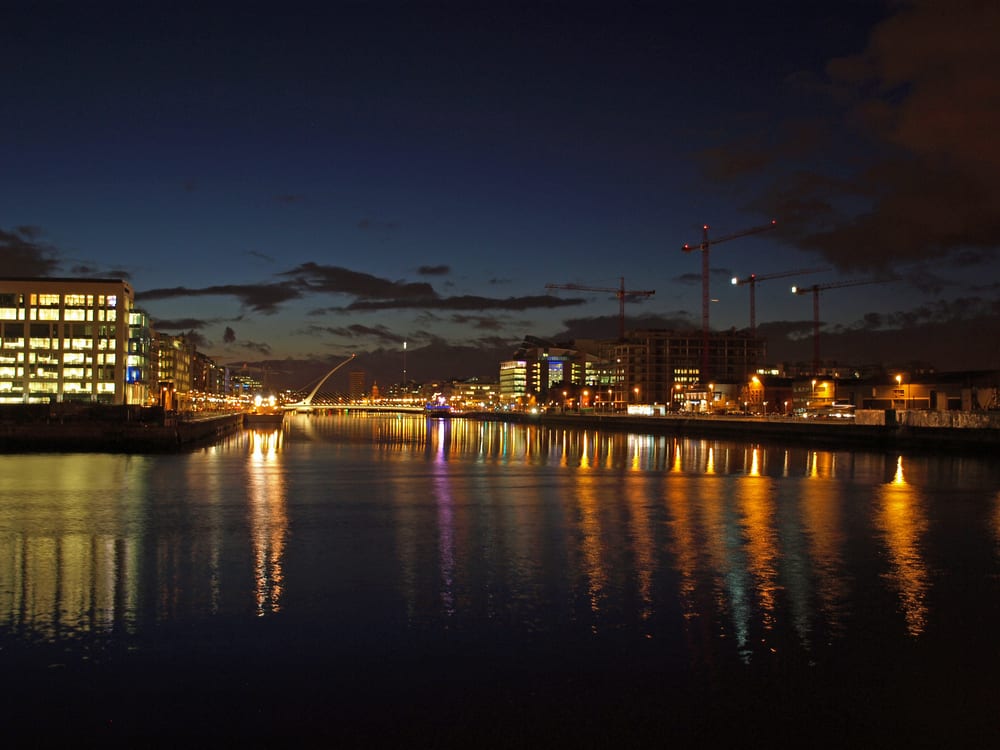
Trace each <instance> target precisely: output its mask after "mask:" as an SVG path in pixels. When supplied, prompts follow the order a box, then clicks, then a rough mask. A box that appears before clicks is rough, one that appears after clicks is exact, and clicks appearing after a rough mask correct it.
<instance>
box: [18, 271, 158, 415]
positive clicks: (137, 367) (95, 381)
mask: <svg viewBox="0 0 1000 750" xmlns="http://www.w3.org/2000/svg"><path fill="white" fill-rule="evenodd" d="M134 300H135V294H134V292H133V290H132V287H131V286H130V285H129V284H128V283H127V282H125V281H122V280H120V279H57V278H8V279H0V403H8V404H29V403H53V402H62V401H83V402H92V403H103V404H131V403H144V402H145V397H146V394H147V393H148V384H147V383H146V382H144V379H145V378H146V377H147V373H144V372H143V368H144V366H146V367H148V359H147V358H146V355H147V352H148V348H147V349H146V350H144V349H143V345H142V343H141V339H142V338H143V336H144V335H146V336H148V323H144V322H143V321H144V319H145V317H144V316H143V315H142V314H139V315H136V316H133V312H134V310H133V305H134ZM144 329H145V331H146V333H145V334H144V333H143V330H144ZM133 334H134V335H135V336H136V338H137V339H140V341H138V342H137V343H136V345H135V346H134V347H133V346H131V345H130V341H131V336H132V335H133ZM147 346H148V345H147ZM144 363H145V364H144Z"/></svg>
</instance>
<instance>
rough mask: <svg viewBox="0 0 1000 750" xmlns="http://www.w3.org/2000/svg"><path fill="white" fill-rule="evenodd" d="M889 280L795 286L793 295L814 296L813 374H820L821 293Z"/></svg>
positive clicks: (863, 280) (862, 280)
mask: <svg viewBox="0 0 1000 750" xmlns="http://www.w3.org/2000/svg"><path fill="white" fill-rule="evenodd" d="M887 281H896V279H895V278H889V279H857V280H853V281H832V282H830V283H829V284H813V285H812V286H793V287H792V294H809V293H810V292H811V293H812V296H813V373H814V374H816V373H819V361H820V360H819V293H820V292H822V291H826V290H827V289H843V288H844V287H848V286H864V285H866V284H883V283H885V282H887Z"/></svg>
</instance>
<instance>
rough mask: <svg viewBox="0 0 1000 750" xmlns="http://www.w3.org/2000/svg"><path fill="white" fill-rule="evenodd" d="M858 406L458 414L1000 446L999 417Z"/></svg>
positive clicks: (665, 430) (695, 432)
mask: <svg viewBox="0 0 1000 750" xmlns="http://www.w3.org/2000/svg"><path fill="white" fill-rule="evenodd" d="M948 415H952V413H945V416H940V415H939V414H938V413H937V412H933V413H930V414H921V413H919V412H896V411H894V410H887V411H882V410H862V411H858V412H857V416H856V417H855V419H834V418H829V419H804V418H795V417H784V416H770V417H750V416H746V417H744V416H729V415H727V416H714V415H691V414H686V415H663V416H638V415H625V414H596V413H578V412H566V413H547V414H526V413H523V412H470V413H465V414H463V415H461V416H464V417H467V418H472V419H483V420H494V421H504V422H513V423H520V424H539V425H543V426H546V427H573V428H579V429H596V430H610V431H618V432H636V433H642V434H651V435H678V436H685V437H706V438H718V439H725V440H753V441H760V442H774V443H787V442H795V443H806V444H809V445H814V446H818V447H819V446H824V447H833V448H837V447H851V448H859V449H872V450H902V449H906V450H917V451H921V450H930V451H960V452H993V451H996V450H997V449H998V448H1000V415H998V414H993V413H989V414H967V413H962V414H957V415H954V416H948Z"/></svg>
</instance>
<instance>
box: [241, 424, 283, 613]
mask: <svg viewBox="0 0 1000 750" xmlns="http://www.w3.org/2000/svg"><path fill="white" fill-rule="evenodd" d="M248 435H249V440H248V447H249V457H250V460H249V463H248V465H247V499H248V501H249V505H250V538H251V539H252V540H253V558H254V564H253V573H254V594H255V598H256V611H257V615H258V616H263V615H266V614H271V613H274V612H280V611H281V597H282V593H283V589H284V584H285V573H284V559H283V558H284V552H285V537H286V535H287V533H288V514H287V511H286V502H287V498H286V493H287V489H286V478H285V466H284V463H283V462H282V461H281V449H282V442H283V437H284V433H283V431H282V430H281V429H276V430H273V431H261V430H251V431H250V432H249V434H248Z"/></svg>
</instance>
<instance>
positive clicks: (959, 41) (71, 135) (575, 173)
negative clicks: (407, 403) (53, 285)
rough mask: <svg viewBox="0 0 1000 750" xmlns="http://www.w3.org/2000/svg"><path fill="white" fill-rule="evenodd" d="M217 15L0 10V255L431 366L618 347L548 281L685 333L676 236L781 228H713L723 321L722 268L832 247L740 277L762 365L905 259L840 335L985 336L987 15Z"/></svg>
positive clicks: (695, 10)
mask: <svg viewBox="0 0 1000 750" xmlns="http://www.w3.org/2000/svg"><path fill="white" fill-rule="evenodd" d="M205 5H206V6H207V7H198V6H195V5H184V4H178V3H169V4H168V3H141V4H132V5H120V4H110V3H101V2H97V3H90V4H85V5H80V4H76V3H46V2H41V3H27V2H24V3H19V2H13V3H10V2H8V3H5V4H4V5H3V8H2V9H0V29H2V31H0V35H2V39H0V42H2V43H0V76H2V78H0V83H2V90H3V92H4V94H3V108H2V110H0V136H2V138H0V251H2V252H3V254H4V256H5V257H6V263H5V265H6V268H5V271H4V275H35V274H51V275H60V276H65V275H75V274H93V275H102V276H107V275H117V274H120V273H125V274H127V275H128V277H129V278H130V279H131V281H132V283H133V285H134V287H135V289H136V291H137V294H138V297H139V299H140V302H141V304H142V305H143V306H144V307H145V308H146V309H148V310H149V312H150V313H151V315H152V316H153V318H154V320H156V321H157V323H158V327H160V328H161V329H162V330H164V331H166V332H170V333H181V332H187V333H190V334H191V335H193V336H194V337H195V339H196V340H197V341H198V342H199V348H201V349H203V350H204V351H207V352H208V353H210V354H212V355H214V356H216V357H217V358H218V359H219V360H221V361H223V362H228V361H239V360H246V359H260V358H265V357H267V358H274V359H277V358H285V357H289V356H291V357H306V356H315V357H322V358H329V357H334V358H336V357H339V356H343V355H345V354H346V353H349V352H377V351H378V350H380V349H384V350H386V352H389V353H391V352H397V351H398V350H399V349H400V348H401V343H402V341H404V340H405V341H407V342H408V347H409V348H410V350H411V351H413V350H420V349H421V348H426V347H430V349H428V351H434V352H436V355H435V356H436V357H437V358H438V361H439V362H441V363H444V362H448V359H447V357H448V353H449V352H451V351H453V350H454V349H455V348H456V347H461V346H468V347H473V348H475V349H479V350H483V351H490V352H493V351H504V350H507V349H512V347H513V346H515V345H516V344H517V343H518V342H519V341H520V339H521V338H522V337H523V336H524V335H525V334H529V333H530V334H534V335H538V336H557V335H573V336H580V337H583V336H588V335H593V336H609V335H614V332H615V330H616V326H617V302H616V301H615V300H614V299H613V298H612V297H611V296H610V295H608V294H604V293H579V292H575V293H574V292H567V291H550V290H546V289H545V285H546V284H547V283H556V284H564V283H577V284H582V285H585V286H595V287H616V286H617V285H618V279H619V278H620V277H624V278H625V283H626V287H627V288H630V289H637V290H648V289H655V290H656V294H655V295H654V296H652V297H649V298H646V299H643V300H641V301H636V302H634V303H630V304H628V306H627V309H626V313H627V315H628V318H629V323H630V325H639V324H640V323H641V324H646V325H654V326H657V327H676V326H683V325H690V326H695V327H698V326H700V321H701V283H700V259H699V258H698V256H697V254H690V255H689V254H684V253H682V252H681V251H680V247H681V245H683V244H684V243H685V242H697V241H699V240H700V237H701V225H702V223H704V222H708V223H709V224H710V225H711V226H712V230H711V231H712V234H713V235H714V236H722V235H725V234H728V233H731V232H738V231H740V230H742V229H745V228H747V227H752V226H756V225H759V224H763V223H766V222H767V221H768V220H770V219H771V218H775V219H777V220H778V222H779V226H778V229H776V230H774V231H771V232H766V233H762V234H760V235H755V236H752V237H746V238H741V239H739V240H733V241H732V242H731V243H727V244H720V245H718V246H717V247H716V248H714V249H713V251H712V255H711V259H712V268H713V274H712V293H711V297H712V298H713V299H717V300H718V301H717V302H713V303H712V305H711V311H712V312H711V314H712V324H713V327H716V328H729V327H737V328H742V327H745V326H746V325H747V323H748V295H747V291H746V289H744V288H734V287H732V286H731V285H730V284H729V281H728V280H729V278H730V277H731V276H733V275H740V276H743V275H746V274H749V273H752V272H753V273H758V274H767V273H774V272H781V271H787V270H792V269H800V268H802V269H804V268H815V267H828V268H830V269H831V270H830V271H829V272H826V273H823V274H815V275H812V276H804V277H803V278H802V279H794V278H792V279H781V280H774V281H770V282H767V283H766V284H761V285H760V287H759V288H758V294H757V320H758V325H759V326H760V327H761V332H762V333H764V334H766V335H768V336H769V339H770V340H771V349H772V351H773V352H774V353H775V356H780V355H781V354H782V353H784V352H785V351H786V350H787V351H788V352H789V353H792V354H797V353H799V352H800V351H802V349H801V346H800V345H803V343H804V342H805V343H806V344H807V340H808V335H809V334H810V333H811V330H812V304H811V299H810V298H806V297H795V296H793V295H792V294H791V293H790V291H789V286H790V285H791V283H795V282H796V281H801V282H802V283H820V284H823V283H831V282H838V281H844V280H853V279H874V278H886V277H888V276H895V277H898V279H899V280H897V281H892V282H885V283H880V284H873V285H860V286H856V287H849V288H843V289H836V290H831V291H829V292H827V293H825V294H824V295H823V296H822V298H821V312H822V315H821V317H822V319H823V322H824V333H825V335H827V336H828V337H829V338H830V346H831V351H839V350H836V342H837V341H838V340H841V341H843V342H844V343H845V345H846V344H847V343H850V342H853V345H854V346H855V347H856V346H857V345H858V342H862V343H863V342H865V341H868V342H873V341H874V342H877V341H879V340H882V339H886V340H896V341H900V340H903V338H904V337H902V336H900V335H898V334H899V331H900V330H901V329H904V328H905V329H906V330H907V331H914V330H916V329H918V328H921V327H923V328H921V330H922V331H923V334H924V335H922V336H919V337H918V338H917V340H921V341H923V342H925V343H924V349H925V351H921V352H920V353H916V352H914V353H913V355H912V357H910V358H912V359H922V360H928V359H929V360H931V361H934V359H935V355H936V356H937V357H938V358H947V359H954V356H955V355H954V353H953V352H952V351H951V350H947V349H940V350H938V349H937V348H935V347H931V348H930V349H928V348H927V344H926V342H928V341H931V342H934V341H937V340H938V339H940V338H942V337H944V338H950V339H951V340H952V342H951V343H952V346H954V333H953V331H952V329H951V328H949V326H957V327H958V328H957V330H969V328H974V329H976V328H978V329H979V330H982V328H981V326H982V325H983V323H984V322H986V323H989V324H992V325H994V330H995V321H996V318H997V312H998V295H997V273H996V271H997V265H998V264H997V255H996V248H997V245H998V241H1000V210H998V209H1000V189H998V187H997V177H996V175H997V171H996V170H997V168H1000V158H998V156H997V145H996V143H995V142H994V139H995V133H996V132H1000V130H998V129H997V127H995V126H997V125H998V113H997V107H998V104H997V83H996V81H997V80H1000V78H998V77H997V76H996V72H997V71H996V68H997V63H996V61H995V55H994V54H993V52H992V49H993V42H992V41H991V35H990V34H989V33H988V30H989V29H995V28H997V26H996V24H995V23H994V22H995V21H997V20H1000V17H998V14H997V11H995V10H993V9H992V8H991V7H990V6H991V4H990V3H985V2H984V3H959V4H958V5H960V6H962V9H961V10H955V8H956V7H958V6H955V5H953V4H948V3H943V2H937V1H936V0H927V1H925V2H919V3H916V4H913V5H912V6H911V5H906V4H891V5H883V4H882V3H878V2H854V3H852V2H837V3H823V4H821V3H802V2H788V3H785V2H779V3H764V4H748V3H736V2H733V3H725V2H723V3H711V4H709V3H693V2H692V3H649V4H646V3H631V4H626V3H612V2H608V3H530V4H528V3H526V4H523V5H517V4H508V3H479V4H477V3H454V4H446V3H330V4H327V6H326V7H325V9H324V10H322V11H320V10H317V9H316V8H315V7H313V6H311V5H297V4H294V3H291V4H284V3H283V4H277V3H273V4H254V3H242V4H238V5H235V4H234V5H223V4H214V3H208V4H205ZM538 6H540V7H538ZM666 6H669V7H666ZM948 331H952V333H948ZM783 347H784V348H783ZM796 347H800V348H796ZM806 349H808V347H806ZM979 349H980V350H982V351H980V354H981V355H982V356H980V357H979V360H981V364H982V365H983V366H1000V362H998V361H996V360H997V359H998V349H997V345H996V344H987V345H986V346H985V347H979ZM372 356H375V355H372ZM806 356H807V357H808V354H806ZM841 356H848V357H852V358H853V359H855V360H861V361H868V360H871V359H877V358H878V357H879V356H883V349H882V347H881V346H880V345H878V344H877V343H876V344H872V343H869V344H866V345H864V346H863V347H862V350H861V351H858V350H857V349H856V348H855V349H854V350H850V349H848V350H846V351H845V353H844V354H842V355H841ZM893 356H895V357H897V358H899V357H904V356H906V354H905V353H904V352H900V353H894V354H893ZM979 360H976V358H975V357H972V358H971V359H970V361H969V362H968V363H966V362H962V363H961V364H962V365H963V366H972V365H976V364H980V362H979ZM861 361H859V362H858V363H861ZM936 364H937V365H938V367H940V368H945V369H946V368H947V364H948V363H947V362H937V363H936ZM456 366H457V365H456ZM416 374H417V375H418V376H419V375H421V374H422V373H419V372H418V373H416ZM444 374H448V373H430V372H428V373H426V376H428V377H429V376H431V375H444ZM455 374H463V373H461V372H460V371H458V372H455ZM473 374H474V373H473ZM484 374H485V373H484Z"/></svg>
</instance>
